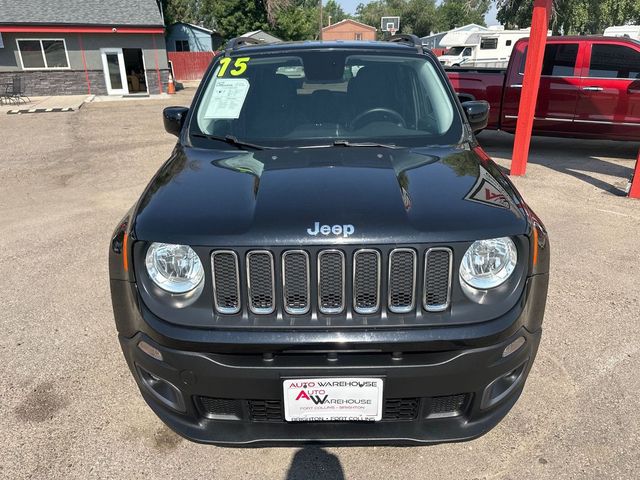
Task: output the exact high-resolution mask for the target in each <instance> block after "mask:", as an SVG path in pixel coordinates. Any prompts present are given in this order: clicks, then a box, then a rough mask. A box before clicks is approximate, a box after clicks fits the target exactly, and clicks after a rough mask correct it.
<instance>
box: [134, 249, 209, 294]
mask: <svg viewBox="0 0 640 480" xmlns="http://www.w3.org/2000/svg"><path fill="white" fill-rule="evenodd" d="M145 263H146V266H147V273H148V274H149V278H151V280H153V283H155V284H156V285H157V286H158V287H160V288H161V289H163V290H165V291H167V292H170V293H187V292H190V291H191V290H193V289H194V288H196V287H197V286H198V285H200V283H201V282H202V280H203V279H204V268H203V267H202V262H200V257H198V254H196V252H194V251H193V249H192V248H191V247H189V246H188V245H175V244H171V243H152V244H151V246H150V247H149V250H147V257H146V261H145Z"/></svg>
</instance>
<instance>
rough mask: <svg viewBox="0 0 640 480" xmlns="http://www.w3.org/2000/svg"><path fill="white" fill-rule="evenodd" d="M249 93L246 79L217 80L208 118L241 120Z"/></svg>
mask: <svg viewBox="0 0 640 480" xmlns="http://www.w3.org/2000/svg"><path fill="white" fill-rule="evenodd" d="M248 92H249V81H248V80H247V79H246V78H218V79H216V84H215V86H214V87H213V93H212V94H211V98H210V100H209V105H208V106H207V114H206V118H221V119H222V118H225V119H237V118H239V117H240V112H241V111H242V106H243V105H244V101H245V100H246V98H247V93H248Z"/></svg>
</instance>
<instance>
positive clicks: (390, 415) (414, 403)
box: [382, 398, 420, 421]
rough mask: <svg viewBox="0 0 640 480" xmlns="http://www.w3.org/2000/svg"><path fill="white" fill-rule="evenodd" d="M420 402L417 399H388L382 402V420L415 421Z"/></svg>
mask: <svg viewBox="0 0 640 480" xmlns="http://www.w3.org/2000/svg"><path fill="white" fill-rule="evenodd" d="M419 405H420V400H419V399H417V398H389V399H387V400H385V402H384V412H383V414H382V419H383V420H389V421H401V420H415V418H416V417H417V416H418V406H419Z"/></svg>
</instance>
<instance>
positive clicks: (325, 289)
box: [318, 250, 345, 314]
mask: <svg viewBox="0 0 640 480" xmlns="http://www.w3.org/2000/svg"><path fill="white" fill-rule="evenodd" d="M344 263H345V258H344V253H343V252H342V251H341V250H322V251H321V252H320V253H318V308H319V310H320V312H321V313H324V314H336V313H342V311H343V310H344V296H345V288H344V284H345V274H344V272H345V265H344Z"/></svg>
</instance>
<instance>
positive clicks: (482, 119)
mask: <svg viewBox="0 0 640 480" xmlns="http://www.w3.org/2000/svg"><path fill="white" fill-rule="evenodd" d="M462 108H463V109H464V113H465V115H466V116H467V120H469V125H470V126H471V130H473V133H477V132H479V131H480V130H483V129H485V128H486V127H487V124H488V123H489V109H490V106H489V102H486V101H485V100H473V101H469V102H463V104H462Z"/></svg>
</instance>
